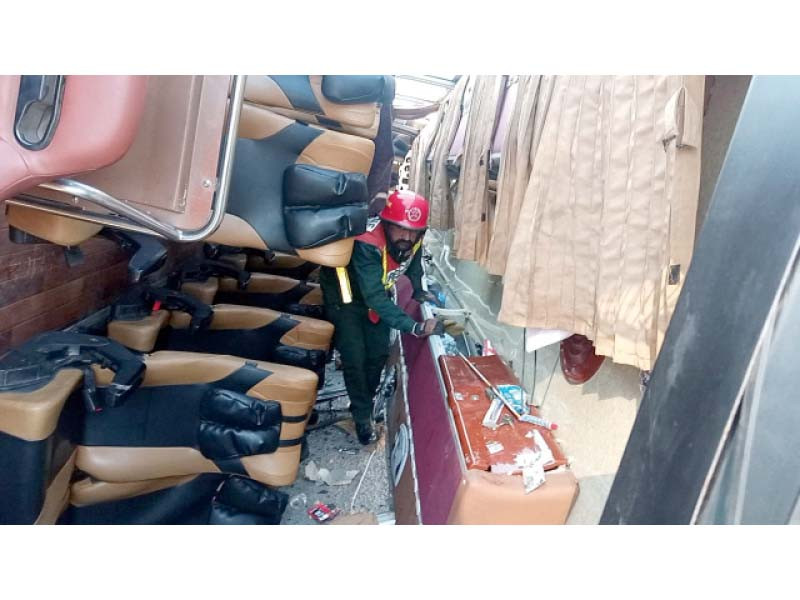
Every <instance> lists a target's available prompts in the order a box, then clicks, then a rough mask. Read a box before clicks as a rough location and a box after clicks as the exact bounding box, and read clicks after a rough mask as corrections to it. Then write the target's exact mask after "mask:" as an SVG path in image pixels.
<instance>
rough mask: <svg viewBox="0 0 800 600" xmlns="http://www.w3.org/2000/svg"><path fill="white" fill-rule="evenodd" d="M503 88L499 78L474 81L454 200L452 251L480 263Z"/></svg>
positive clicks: (484, 247) (486, 246) (486, 244)
mask: <svg viewBox="0 0 800 600" xmlns="http://www.w3.org/2000/svg"><path fill="white" fill-rule="evenodd" d="M504 84H505V79H504V77H502V76H500V75H479V76H477V77H476V78H475V87H474V91H473V96H472V101H471V106H470V111H469V115H468V117H467V118H468V121H467V130H466V139H465V142H464V157H463V161H462V163H461V172H460V175H459V179H458V187H457V191H456V200H455V230H456V231H455V244H454V250H455V255H456V257H458V258H460V259H465V260H475V261H478V262H483V261H484V260H485V255H486V252H487V251H488V249H489V236H490V233H491V232H490V230H489V227H488V223H489V222H488V217H487V212H488V205H487V196H488V194H487V188H488V180H487V175H488V169H489V153H490V151H491V146H492V135H493V133H494V128H495V121H496V117H497V111H498V109H499V104H500V101H501V99H502V91H503V89H504Z"/></svg>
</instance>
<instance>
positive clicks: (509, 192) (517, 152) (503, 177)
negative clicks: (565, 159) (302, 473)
mask: <svg viewBox="0 0 800 600" xmlns="http://www.w3.org/2000/svg"><path fill="white" fill-rule="evenodd" d="M554 80H555V78H554V77H552V76H542V75H521V76H520V77H519V83H518V84H517V85H518V88H517V89H518V91H517V97H516V102H515V104H514V110H513V112H512V113H511V118H510V120H509V123H508V136H507V138H506V141H505V145H504V147H503V149H502V152H501V155H500V171H499V173H498V176H497V201H496V202H497V204H496V208H495V214H494V223H493V226H492V235H491V240H490V243H489V251H488V253H487V255H486V261H485V264H484V267H485V268H486V270H487V271H488V272H489V273H491V274H492V275H503V274H504V273H505V269H506V257H507V256H508V248H509V243H510V241H511V238H510V236H511V233H512V232H513V231H514V228H515V227H516V224H517V220H518V219H519V213H520V210H521V208H522V200H523V199H524V198H525V190H526V189H527V187H528V181H529V180H530V176H531V169H532V167H533V159H534V156H535V155H536V148H537V147H538V145H539V140H540V139H541V135H542V129H543V125H544V121H545V117H546V115H547V110H548V107H549V105H550V97H551V96H552V92H553V83H554Z"/></svg>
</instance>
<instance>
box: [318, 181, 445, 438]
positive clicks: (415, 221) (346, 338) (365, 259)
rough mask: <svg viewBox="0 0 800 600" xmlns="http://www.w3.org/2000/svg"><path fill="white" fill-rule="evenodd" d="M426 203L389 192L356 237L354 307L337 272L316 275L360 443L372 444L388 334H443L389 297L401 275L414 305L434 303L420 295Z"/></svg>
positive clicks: (352, 285) (328, 270)
mask: <svg viewBox="0 0 800 600" xmlns="http://www.w3.org/2000/svg"><path fill="white" fill-rule="evenodd" d="M428 210H429V209H428V201H427V200H426V199H425V198H423V197H422V196H420V195H418V194H415V193H414V192H410V191H395V192H392V193H391V194H390V195H389V197H388V198H387V200H386V206H385V207H384V208H383V210H382V211H381V212H380V214H379V215H378V217H377V218H374V219H371V220H370V221H369V223H368V225H367V232H366V233H364V234H362V235H360V236H358V237H357V238H356V240H355V244H354V247H353V255H352V258H351V259H350V264H349V265H348V266H347V274H348V276H349V279H350V289H351V292H352V302H350V303H347V304H345V303H344V302H342V296H341V291H340V287H339V281H338V278H337V276H336V271H335V269H332V268H330V267H323V268H322V269H321V270H320V276H319V281H320V286H321V287H322V293H323V296H324V299H325V313H326V317H327V318H328V319H329V320H330V321H331V322H332V323H333V324H334V326H335V327H336V331H335V334H334V346H335V347H336V349H337V350H338V351H339V354H340V355H341V360H342V371H343V373H344V382H345V387H346V388H347V393H348V395H349V396H350V412H351V413H352V415H353V421H354V422H355V426H356V435H357V436H358V441H359V442H361V443H362V444H364V445H366V444H370V443H372V442H374V441H376V439H377V436H376V434H375V430H374V426H373V423H372V410H373V397H374V395H375V392H376V390H377V388H378V384H379V383H380V376H381V370H382V369H383V366H384V364H386V359H387V358H388V356H389V334H390V331H391V329H399V330H400V331H402V332H404V333H410V334H413V335H415V336H417V337H427V336H429V335H431V334H441V333H442V332H443V328H442V324H441V323H440V322H439V321H438V320H437V319H427V320H426V321H424V322H422V323H419V322H417V321H415V320H414V319H412V318H411V317H410V316H408V315H407V314H406V313H405V312H404V311H403V310H402V309H401V308H400V307H399V306H397V304H395V303H394V302H393V300H392V299H391V297H390V294H391V293H392V288H393V287H394V285H395V283H396V282H397V280H398V278H399V277H400V276H401V275H403V274H405V275H407V276H408V278H409V279H410V280H411V285H412V286H413V289H414V292H413V298H414V299H415V300H417V301H418V302H424V301H430V302H436V298H435V297H434V296H433V294H431V293H430V292H427V291H425V290H423V289H422V251H421V249H422V238H423V236H424V235H425V230H426V229H427V226H428Z"/></svg>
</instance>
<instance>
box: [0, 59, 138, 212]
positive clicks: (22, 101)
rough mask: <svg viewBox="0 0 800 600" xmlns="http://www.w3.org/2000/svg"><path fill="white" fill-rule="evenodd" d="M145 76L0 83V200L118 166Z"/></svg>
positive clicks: (22, 78)
mask: <svg viewBox="0 0 800 600" xmlns="http://www.w3.org/2000/svg"><path fill="white" fill-rule="evenodd" d="M146 82H147V78H146V77H140V76H108V77H97V76H86V75H68V76H63V75H22V76H19V75H16V76H9V75H5V76H1V77H0V164H1V165H3V168H2V169H1V170H0V200H4V199H6V198H10V197H12V196H13V195H15V194H16V193H18V192H21V191H22V190H25V189H27V188H30V187H32V186H35V185H37V184H39V183H42V182H44V181H49V180H52V179H55V178H58V177H64V176H67V175H72V174H75V173H82V172H86V171H93V170H95V169H99V168H101V167H104V166H106V165H110V164H111V163H114V162H115V161H117V160H119V159H120V158H121V157H122V156H123V155H124V154H125V152H126V151H127V150H128V149H129V148H130V146H131V144H132V143H133V140H134V137H135V135H136V131H137V129H138V127H139V124H140V121H141V118H142V112H143V108H144V101H145V92H146Z"/></svg>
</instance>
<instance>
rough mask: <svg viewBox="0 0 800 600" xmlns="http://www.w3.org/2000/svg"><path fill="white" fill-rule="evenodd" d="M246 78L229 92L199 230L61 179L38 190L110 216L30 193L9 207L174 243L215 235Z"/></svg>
mask: <svg viewBox="0 0 800 600" xmlns="http://www.w3.org/2000/svg"><path fill="white" fill-rule="evenodd" d="M244 87H245V77H244V76H242V75H234V76H233V79H232V93H231V99H230V105H229V110H228V115H227V122H226V125H225V134H224V139H223V143H222V150H221V153H220V154H221V156H220V169H219V173H218V174H219V184H218V188H217V191H216V193H215V194H214V199H213V202H212V206H211V217H210V219H209V220H208V222H207V223H206V224H205V225H204V226H203V227H201V228H199V229H193V230H187V229H182V228H179V227H175V226H173V225H170V224H168V223H162V222H161V221H159V220H158V219H156V218H154V217H153V216H152V215H150V214H148V213H147V212H144V211H142V210H140V209H138V208H135V207H134V206H131V205H129V204H127V203H126V202H123V201H122V200H120V199H118V198H115V197H114V196H111V195H109V194H107V193H105V192H104V191H103V190H100V189H98V188H96V187H93V186H90V185H87V184H85V183H82V182H80V181H76V180H73V179H68V178H62V179H57V180H56V181H54V182H51V183H43V184H40V185H39V187H40V188H43V189H47V190H51V191H56V192H61V193H64V194H68V195H70V196H72V197H73V198H74V199H76V200H77V199H81V200H85V201H87V202H90V203H92V204H96V205H98V206H100V207H102V208H105V209H107V210H109V211H112V214H102V213H95V212H92V211H87V210H83V209H82V208H80V207H76V206H71V205H68V204H64V203H62V202H58V201H54V200H47V199H43V198H37V197H35V196H32V195H30V194H18V195H17V196H16V197H15V198H11V199H8V200H6V202H7V203H8V204H10V205H14V206H21V207H25V208H33V209H36V210H39V211H43V212H47V213H50V214H55V215H59V216H62V217H70V218H74V219H80V220H82V221H89V222H92V223H98V224H100V225H105V226H107V227H116V228H119V229H123V230H127V231H135V232H138V233H146V234H151V235H157V236H159V237H163V238H166V239H168V240H171V241H175V242H196V241H200V240H203V239H205V238H207V237H208V236H209V235H211V234H212V233H214V231H216V230H217V228H218V227H219V226H220V224H221V223H222V219H223V217H224V216H225V211H226V207H227V203H228V191H229V188H230V179H231V166H232V164H233V158H234V150H235V148H236V137H237V133H238V129H239V116H240V114H241V110H242V101H243V98H244Z"/></svg>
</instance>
